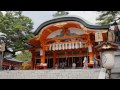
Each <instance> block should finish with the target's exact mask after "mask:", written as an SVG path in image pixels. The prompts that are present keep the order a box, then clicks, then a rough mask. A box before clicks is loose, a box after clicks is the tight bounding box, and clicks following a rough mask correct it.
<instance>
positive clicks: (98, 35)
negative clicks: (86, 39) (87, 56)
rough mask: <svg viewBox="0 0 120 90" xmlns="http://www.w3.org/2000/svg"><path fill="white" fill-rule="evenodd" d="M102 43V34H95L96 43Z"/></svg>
mask: <svg viewBox="0 0 120 90" xmlns="http://www.w3.org/2000/svg"><path fill="white" fill-rule="evenodd" d="M100 41H103V36H102V32H96V33H95V42H100Z"/></svg>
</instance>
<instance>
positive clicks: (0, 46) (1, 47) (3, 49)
mask: <svg viewBox="0 0 120 90" xmlns="http://www.w3.org/2000/svg"><path fill="white" fill-rule="evenodd" d="M0 51H5V44H4V43H3V44H0Z"/></svg>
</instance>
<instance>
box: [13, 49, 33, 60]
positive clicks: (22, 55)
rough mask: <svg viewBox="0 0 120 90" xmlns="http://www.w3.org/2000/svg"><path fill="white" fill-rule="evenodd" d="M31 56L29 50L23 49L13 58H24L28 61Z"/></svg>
mask: <svg viewBox="0 0 120 90" xmlns="http://www.w3.org/2000/svg"><path fill="white" fill-rule="evenodd" d="M31 58H32V54H31V52H30V51H27V50H25V51H23V52H22V53H20V54H18V55H16V57H15V59H17V60H24V61H29V60H31Z"/></svg>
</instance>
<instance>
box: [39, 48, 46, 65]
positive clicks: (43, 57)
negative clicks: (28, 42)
mask: <svg viewBox="0 0 120 90" xmlns="http://www.w3.org/2000/svg"><path fill="white" fill-rule="evenodd" d="M41 51H42V52H40V53H42V55H41V56H40V58H41V63H45V49H44V48H43V49H42V50H41Z"/></svg>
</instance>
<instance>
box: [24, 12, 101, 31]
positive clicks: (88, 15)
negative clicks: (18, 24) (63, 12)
mask: <svg viewBox="0 0 120 90" xmlns="http://www.w3.org/2000/svg"><path fill="white" fill-rule="evenodd" d="M55 13H56V11H23V15H25V16H28V17H30V18H31V19H32V21H33V23H34V26H33V28H34V29H33V31H35V30H36V29H37V28H38V26H39V25H40V24H42V23H43V22H45V21H47V20H50V19H53V14H55ZM69 15H74V16H79V17H82V18H84V19H85V20H87V21H88V22H90V23H91V24H96V18H97V17H98V16H99V13H97V12H96V11H69Z"/></svg>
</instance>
